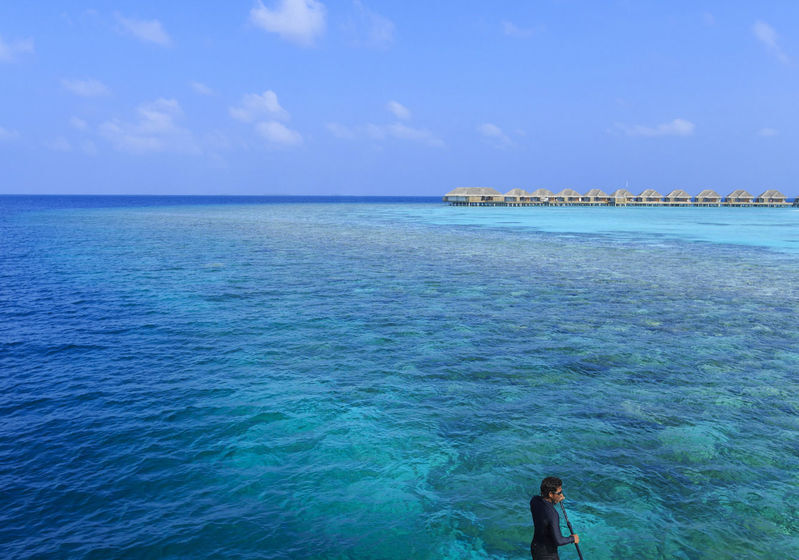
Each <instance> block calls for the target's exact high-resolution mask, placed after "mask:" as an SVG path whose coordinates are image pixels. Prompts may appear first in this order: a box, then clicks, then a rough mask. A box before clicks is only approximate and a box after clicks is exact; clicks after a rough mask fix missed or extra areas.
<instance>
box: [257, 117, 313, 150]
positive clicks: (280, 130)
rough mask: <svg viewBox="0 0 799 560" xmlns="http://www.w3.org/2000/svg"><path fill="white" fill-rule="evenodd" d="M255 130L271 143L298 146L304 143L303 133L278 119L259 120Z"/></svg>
mask: <svg viewBox="0 0 799 560" xmlns="http://www.w3.org/2000/svg"><path fill="white" fill-rule="evenodd" d="M255 131H256V132H257V133H258V134H260V135H261V136H262V137H263V138H265V139H266V140H267V141H268V142H269V143H270V144H274V145H281V146H298V145H300V144H302V135H301V134H300V133H299V132H297V131H296V130H291V129H290V128H288V127H287V126H286V125H284V124H283V123H279V122H277V121H267V122H259V123H258V124H256V125H255Z"/></svg>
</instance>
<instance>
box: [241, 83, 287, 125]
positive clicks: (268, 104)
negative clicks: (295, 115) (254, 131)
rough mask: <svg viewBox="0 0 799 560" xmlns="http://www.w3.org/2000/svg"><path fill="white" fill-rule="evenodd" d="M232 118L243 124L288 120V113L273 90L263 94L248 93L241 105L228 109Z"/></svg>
mask: <svg viewBox="0 0 799 560" xmlns="http://www.w3.org/2000/svg"><path fill="white" fill-rule="evenodd" d="M228 111H229V112H230V116H231V117H233V118H234V119H236V120H239V121H241V122H253V121H256V120H259V119H262V118H270V119H278V120H288V118H289V114H288V112H287V111H286V110H285V109H284V108H283V107H281V106H280V103H279V102H278V100H277V94H276V93H275V92H274V91H272V90H271V89H268V90H266V91H265V92H263V93H262V94H260V95H259V94H257V93H248V94H245V95H244V96H243V97H242V98H241V103H239V105H237V106H235V107H230V108H229V109H228Z"/></svg>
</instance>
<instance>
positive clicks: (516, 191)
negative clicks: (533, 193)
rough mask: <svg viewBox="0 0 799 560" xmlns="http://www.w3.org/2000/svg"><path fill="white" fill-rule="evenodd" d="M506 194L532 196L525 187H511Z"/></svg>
mask: <svg viewBox="0 0 799 560" xmlns="http://www.w3.org/2000/svg"><path fill="white" fill-rule="evenodd" d="M505 196H530V193H529V192H527V191H526V190H524V189H511V190H509V191H508V192H506V193H505Z"/></svg>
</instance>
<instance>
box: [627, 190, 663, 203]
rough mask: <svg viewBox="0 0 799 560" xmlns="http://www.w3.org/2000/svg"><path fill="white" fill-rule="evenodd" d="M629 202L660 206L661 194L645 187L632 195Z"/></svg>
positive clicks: (661, 201)
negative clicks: (636, 194) (635, 194)
mask: <svg viewBox="0 0 799 560" xmlns="http://www.w3.org/2000/svg"><path fill="white" fill-rule="evenodd" d="M629 204H635V205H638V206H661V205H662V204H663V195H662V194H660V193H659V192H657V191H656V190H655V189H646V190H645V191H644V192H642V193H641V194H639V195H638V196H634V197H633V198H632V200H631V201H630V202H629Z"/></svg>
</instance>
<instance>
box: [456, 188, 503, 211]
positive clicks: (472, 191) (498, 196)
mask: <svg viewBox="0 0 799 560" xmlns="http://www.w3.org/2000/svg"><path fill="white" fill-rule="evenodd" d="M444 202H450V203H453V202H454V203H459V204H476V205H478V206H488V205H492V204H495V203H497V202H503V203H504V202H505V195H503V194H502V193H501V192H499V191H498V190H496V189H492V188H490V187H458V188H457V189H455V190H451V191H449V192H448V193H447V194H445V195H444Z"/></svg>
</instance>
